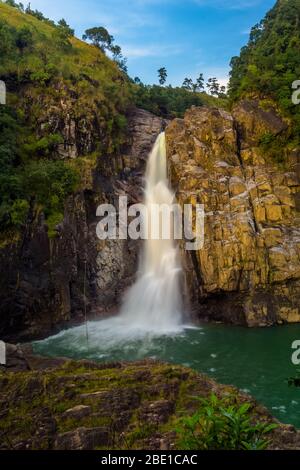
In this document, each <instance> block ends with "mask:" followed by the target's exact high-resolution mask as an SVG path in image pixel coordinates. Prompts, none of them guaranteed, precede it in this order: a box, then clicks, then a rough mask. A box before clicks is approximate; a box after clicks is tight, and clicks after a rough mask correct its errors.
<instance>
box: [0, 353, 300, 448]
mask: <svg viewBox="0 0 300 470" xmlns="http://www.w3.org/2000/svg"><path fill="white" fill-rule="evenodd" d="M7 359H8V360H7V366H6V367H1V366H0V410H1V411H0V436H1V439H0V449H16V450H17V449H36V450H37V449H57V450H59V449H66V450H83V449H128V448H129V449H147V450H156V449H161V450H168V449H178V447H177V442H176V433H175V432H174V427H175V423H176V420H177V419H178V418H179V417H180V416H182V415H189V414H192V413H193V411H194V410H195V407H197V402H196V401H195V400H194V399H193V398H192V397H193V396H202V397H206V396H209V395H210V394H211V393H212V392H213V393H215V394H216V395H217V396H219V397H223V396H225V395H228V394H229V395H232V396H233V397H234V399H235V400H236V401H237V402H238V403H243V402H245V401H247V402H251V403H252V410H251V412H252V414H253V418H254V419H255V420H264V421H266V422H270V423H271V422H276V423H277V421H276V420H275V419H274V418H272V416H271V415H270V414H269V412H268V411H267V410H266V409H265V408H264V407H262V406H260V405H258V404H257V403H256V402H255V401H254V400H253V399H252V398H251V397H249V396H248V395H246V394H243V393H241V392H240V391H238V390H237V389H235V388H233V387H231V386H225V385H220V384H217V383H216V382H215V381H213V380H212V379H210V378H208V377H206V376H204V375H202V374H198V373H196V372H194V371H192V370H190V369H187V368H185V367H181V366H177V365H170V364H164V363H161V362H158V361H153V360H145V361H140V362H135V363H120V362H117V363H110V364H97V363H95V362H90V361H72V360H68V359H64V358H59V359H58V358H55V359H51V358H43V357H39V356H35V355H33V354H32V353H31V351H30V349H27V348H24V347H23V348H21V347H19V346H12V345H7ZM269 439H270V440H271V444H270V448H271V449H300V432H298V431H297V430H296V429H295V428H294V427H293V426H289V425H282V424H279V427H278V428H277V429H276V430H274V431H273V432H272V433H271V434H270V435H269Z"/></svg>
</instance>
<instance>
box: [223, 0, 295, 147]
mask: <svg viewBox="0 0 300 470" xmlns="http://www.w3.org/2000/svg"><path fill="white" fill-rule="evenodd" d="M299 17H300V0H288V1H287V0H278V1H277V2H276V5H275V6H274V8H272V10H271V11H270V12H269V13H267V15H266V17H265V18H264V19H263V20H262V21H261V22H260V23H259V24H257V25H256V26H254V28H252V31H251V34H250V39H249V42H248V44H247V46H245V47H243V48H242V50H241V54H240V56H239V57H234V58H233V59H232V61H231V66H232V71H231V78H230V97H231V100H232V101H237V100H238V99H240V98H241V97H245V96H254V97H257V98H259V99H265V98H268V99H270V100H272V102H273V103H275V105H276V106H277V107H278V108H279V110H280V111H281V113H282V114H283V115H284V116H286V117H287V118H289V119H290V120H291V122H292V126H291V129H290V133H289V135H287V136H286V141H289V142H290V143H291V142H292V143H293V144H295V145H297V144H299V142H300V137H299V136H300V106H296V105H295V104H293V103H292V98H291V97H292V84H293V82H294V81H295V80H299V79H300V55H299V49H300V28H299Z"/></svg>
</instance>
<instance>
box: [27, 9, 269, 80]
mask: <svg viewBox="0 0 300 470" xmlns="http://www.w3.org/2000/svg"><path fill="white" fill-rule="evenodd" d="M274 3H275V0H239V1H238V0H236V1H235V0H107V1H104V0H51V1H49V0H31V7H32V8H33V9H35V8H37V9H38V10H40V11H42V12H43V13H44V14H45V15H46V16H48V17H49V18H51V19H54V20H59V19H60V18H62V17H63V18H65V19H66V20H67V21H68V23H69V24H70V25H71V26H72V27H73V28H75V31H76V35H77V36H79V37H81V35H82V33H83V31H84V30H85V29H87V28H89V27H92V26H100V25H101V26H105V27H106V28H107V29H108V30H109V31H110V33H111V34H113V35H114V37H115V41H116V43H117V44H119V45H120V46H121V47H122V50H123V53H124V55H125V56H126V57H127V58H128V71H129V74H130V75H131V76H132V77H135V76H138V77H140V78H141V79H142V81H143V82H145V83H155V82H157V69H158V68H159V67H162V66H165V67H166V68H167V70H168V83H171V84H172V85H174V86H175V85H181V83H182V81H183V79H184V78H185V77H191V78H195V77H196V76H197V75H198V74H199V73H200V72H202V73H204V76H205V78H206V79H207V78H209V77H212V76H216V77H218V79H219V80H220V82H221V83H224V82H226V80H227V77H228V71H229V62H230V59H231V57H232V56H234V55H237V54H238V53H239V50H240V48H241V47H242V46H243V45H244V44H245V43H246V42H247V40H248V34H249V31H250V28H251V26H253V25H254V24H256V23H257V22H258V21H259V20H260V19H262V18H263V17H264V15H265V13H266V12H267V11H268V10H269V9H270V8H271V7H272V6H273V5H274Z"/></svg>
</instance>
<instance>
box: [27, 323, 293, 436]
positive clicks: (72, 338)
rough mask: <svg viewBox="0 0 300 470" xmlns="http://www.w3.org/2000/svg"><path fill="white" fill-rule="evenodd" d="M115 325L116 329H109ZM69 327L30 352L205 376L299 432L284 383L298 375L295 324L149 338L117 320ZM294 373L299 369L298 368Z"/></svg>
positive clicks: (203, 329) (220, 328) (206, 329)
mask: <svg viewBox="0 0 300 470" xmlns="http://www.w3.org/2000/svg"><path fill="white" fill-rule="evenodd" d="M114 322H115V324H114ZM88 329H89V344H87V341H86V336H85V328H84V326H80V327H76V328H72V329H69V330H65V331H63V332H61V333H59V334H58V335H56V336H53V337H50V338H48V339H46V340H44V341H39V342H36V343H34V350H35V352H37V353H39V354H43V355H47V356H65V357H71V358H75V359H82V358H86V359H93V360H97V361H115V360H138V359H142V358H145V357H152V358H159V359H162V360H165V361H168V362H173V363H178V364H182V365H185V366H188V367H191V368H193V369H195V370H197V371H201V372H203V373H206V374H208V375H209V376H211V377H213V378H215V379H216V380H217V381H218V382H221V383H224V384H232V385H235V386H237V387H239V388H240V389H242V390H244V391H245V392H247V393H250V394H251V395H252V396H253V397H255V398H256V399H257V400H258V401H259V402H260V403H262V404H264V405H265V406H266V407H267V408H268V409H269V410H270V411H271V413H272V414H273V415H274V416H276V417H277V418H278V419H280V420H281V421H282V422H285V423H290V424H294V425H295V426H297V427H299V428H300V389H297V388H294V387H289V386H288V384H287V381H286V379H287V378H288V377H290V376H293V375H295V374H296V372H297V367H296V366H294V365H293V364H292V362H291V354H292V349H291V344H292V342H293V341H294V340H296V339H300V325H289V326H284V327H276V328H275V327H274V328H268V329H246V328H240V327H233V326H224V325H203V326H201V327H199V328H197V329H185V330H184V331H181V332H179V333H173V334H171V335H165V336H153V335H152V334H150V333H149V334H146V335H145V333H144V334H142V332H139V334H137V332H136V331H129V332H128V331H127V330H126V331H125V326H124V325H121V326H120V325H119V324H118V322H117V319H111V320H104V321H102V322H91V323H89V324H88ZM298 368H299V367H298Z"/></svg>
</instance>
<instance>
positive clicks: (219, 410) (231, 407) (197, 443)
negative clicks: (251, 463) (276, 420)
mask: <svg viewBox="0 0 300 470" xmlns="http://www.w3.org/2000/svg"><path fill="white" fill-rule="evenodd" d="M198 401H199V408H198V410H197V411H196V413H194V414H193V415H192V416H190V417H184V418H182V419H181V420H180V422H179V425H178V428H177V433H178V435H179V439H180V447H181V448H182V449H186V450H263V449H266V448H267V447H268V445H269V443H270V442H269V441H268V440H266V439H265V436H266V434H268V433H270V432H271V431H272V430H273V429H276V428H277V425H276V424H266V423H260V422H256V423H255V424H253V422H252V421H251V420H252V416H251V413H250V410H251V406H252V405H251V403H243V404H242V405H240V404H237V403H236V402H235V400H234V397H226V398H222V399H219V398H218V397H217V396H216V395H214V394H212V395H211V396H210V397H209V398H200V399H198Z"/></svg>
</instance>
